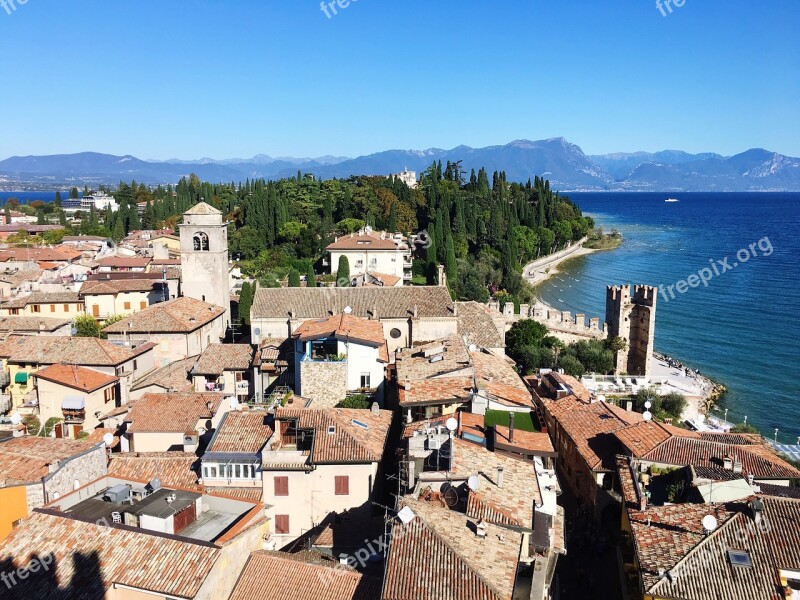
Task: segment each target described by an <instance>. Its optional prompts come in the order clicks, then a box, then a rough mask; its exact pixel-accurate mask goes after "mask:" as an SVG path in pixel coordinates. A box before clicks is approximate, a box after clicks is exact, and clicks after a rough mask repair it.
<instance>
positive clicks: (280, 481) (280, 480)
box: [274, 477, 289, 496]
mask: <svg viewBox="0 0 800 600" xmlns="http://www.w3.org/2000/svg"><path fill="white" fill-rule="evenodd" d="M274 481H275V495H276V496H288V495H289V478H288V477H276V478H275V480H274Z"/></svg>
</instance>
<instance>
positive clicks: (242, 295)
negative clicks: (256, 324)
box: [239, 281, 254, 325]
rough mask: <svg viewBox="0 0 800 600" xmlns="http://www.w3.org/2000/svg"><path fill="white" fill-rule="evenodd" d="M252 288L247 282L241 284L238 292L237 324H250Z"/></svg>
mask: <svg viewBox="0 0 800 600" xmlns="http://www.w3.org/2000/svg"><path fill="white" fill-rule="evenodd" d="M253 296H254V288H253V286H252V285H251V283H250V282H249V281H245V282H244V283H243V284H242V289H241V291H240V292H239V322H240V323H243V324H245V325H249V324H250V308H251V307H252V306H253Z"/></svg>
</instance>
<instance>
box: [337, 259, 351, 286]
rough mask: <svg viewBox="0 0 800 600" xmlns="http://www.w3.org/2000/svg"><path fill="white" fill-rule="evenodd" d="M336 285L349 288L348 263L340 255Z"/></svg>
mask: <svg viewBox="0 0 800 600" xmlns="http://www.w3.org/2000/svg"><path fill="white" fill-rule="evenodd" d="M336 285H337V286H338V287H350V261H349V260H347V257H346V256H344V255H342V256H340V257H339V268H338V269H337V270H336Z"/></svg>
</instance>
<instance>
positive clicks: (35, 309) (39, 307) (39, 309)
mask: <svg viewBox="0 0 800 600" xmlns="http://www.w3.org/2000/svg"><path fill="white" fill-rule="evenodd" d="M31 310H32V311H33V312H35V313H38V312H42V307H41V306H40V305H39V304H34V305H33V307H32V308H31Z"/></svg>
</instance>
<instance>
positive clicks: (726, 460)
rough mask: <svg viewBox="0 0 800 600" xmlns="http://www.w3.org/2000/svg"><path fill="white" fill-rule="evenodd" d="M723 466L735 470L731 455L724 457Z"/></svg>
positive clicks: (728, 469)
mask: <svg viewBox="0 0 800 600" xmlns="http://www.w3.org/2000/svg"><path fill="white" fill-rule="evenodd" d="M722 466H723V467H724V468H725V469H726V470H727V471H733V459H732V458H731V457H730V456H726V457H724V458H723V459H722Z"/></svg>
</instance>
